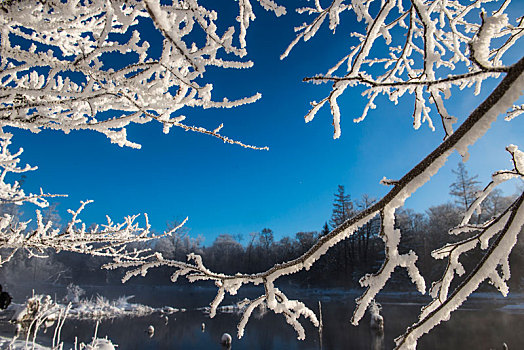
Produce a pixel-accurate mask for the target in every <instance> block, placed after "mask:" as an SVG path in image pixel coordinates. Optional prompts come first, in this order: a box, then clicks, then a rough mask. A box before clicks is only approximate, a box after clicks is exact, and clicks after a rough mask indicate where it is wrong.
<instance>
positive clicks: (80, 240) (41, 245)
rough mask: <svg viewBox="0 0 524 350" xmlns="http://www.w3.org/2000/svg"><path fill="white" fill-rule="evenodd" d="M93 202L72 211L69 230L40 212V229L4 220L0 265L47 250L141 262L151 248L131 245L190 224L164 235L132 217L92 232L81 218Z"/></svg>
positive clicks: (8, 217) (0, 223) (0, 219)
mask: <svg viewBox="0 0 524 350" xmlns="http://www.w3.org/2000/svg"><path fill="white" fill-rule="evenodd" d="M91 202H92V201H85V202H82V203H81V205H80V207H79V208H78V209H77V210H76V211H73V210H69V213H70V214H71V215H72V218H71V220H70V221H69V223H68V224H67V225H66V228H65V229H63V230H62V229H59V228H54V226H53V222H52V221H45V220H44V218H43V216H42V214H41V212H40V211H39V210H37V211H36V228H31V227H30V225H29V224H30V221H26V222H18V221H17V220H16V219H15V218H14V217H13V216H12V215H9V214H4V215H3V216H2V217H0V248H2V255H1V256H0V266H1V265H3V264H4V263H6V262H8V261H9V260H10V259H11V258H12V257H13V256H14V254H15V253H16V252H17V251H18V250H25V251H26V252H28V253H29V257H39V258H45V257H47V256H46V251H48V250H50V249H51V250H54V251H56V252H61V251H68V252H74V253H80V254H87V255H92V256H101V257H107V258H112V259H114V260H118V259H121V258H125V259H128V260H133V259H140V257H141V256H143V255H144V254H146V253H147V252H148V249H142V250H137V249H136V248H134V249H133V250H127V245H128V244H130V243H136V242H147V241H151V240H155V239H159V238H162V237H166V236H171V235H173V234H174V233H175V232H176V231H177V230H178V229H180V227H182V226H183V225H184V224H185V223H186V222H187V218H186V219H185V220H184V221H183V222H182V223H181V224H180V225H178V226H176V227H175V228H173V229H171V230H168V231H166V232H164V233H163V234H160V235H155V234H152V232H151V226H150V224H149V221H148V217H147V214H144V217H145V225H144V226H141V225H140V222H139V221H138V220H137V219H138V217H139V215H134V216H128V217H126V218H125V219H124V220H123V221H122V222H120V223H115V222H113V221H112V220H111V218H110V217H109V216H108V217H107V223H106V224H103V225H95V226H91V227H90V228H89V229H88V228H87V226H86V224H85V223H84V222H83V221H82V220H81V219H80V218H79V215H80V214H81V212H82V211H83V210H84V208H85V206H86V205H87V204H89V203H91Z"/></svg>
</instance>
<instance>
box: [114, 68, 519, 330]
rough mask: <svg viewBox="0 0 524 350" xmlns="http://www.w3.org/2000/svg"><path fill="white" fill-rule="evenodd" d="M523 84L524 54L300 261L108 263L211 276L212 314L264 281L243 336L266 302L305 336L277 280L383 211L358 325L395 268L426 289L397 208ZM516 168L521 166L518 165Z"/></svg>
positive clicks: (296, 305) (299, 310)
mask: <svg viewBox="0 0 524 350" xmlns="http://www.w3.org/2000/svg"><path fill="white" fill-rule="evenodd" d="M523 87H524V58H523V59H521V60H520V61H519V62H517V63H516V64H515V65H513V66H512V67H511V68H510V69H509V71H508V74H507V76H506V77H505V78H504V79H503V80H502V81H501V82H500V84H499V85H498V86H497V88H496V89H495V90H494V91H493V92H492V93H491V95H490V96H489V97H488V98H486V100H484V102H483V103H482V104H480V105H479V106H478V107H477V108H476V109H475V111H473V112H472V113H471V115H470V116H469V117H468V118H467V119H466V121H465V122H464V123H463V124H462V125H461V126H460V127H459V128H458V129H457V131H456V132H455V133H454V134H453V135H451V136H450V137H449V138H447V139H446V140H445V141H444V142H443V143H442V144H441V145H440V146H438V147H437V148H436V149H435V150H434V151H433V152H431V153H430V154H429V155H428V156H427V157H426V158H425V159H424V160H422V161H421V162H420V163H419V164H418V165H416V166H415V167H414V168H413V169H411V170H410V171H409V172H408V173H406V175H404V176H403V177H402V178H401V179H400V180H398V181H392V180H386V181H385V183H387V184H389V185H393V186H394V187H393V188H392V189H391V191H390V192H389V193H388V194H386V195H385V196H384V197H383V198H382V199H381V200H380V201H378V202H376V203H375V204H374V205H372V206H370V207H369V208H367V209H365V210H363V211H362V212H360V213H359V214H357V215H356V216H354V217H352V218H351V219H349V220H347V221H346V222H345V223H343V224H342V225H340V226H339V227H337V228H335V229H334V230H333V231H332V232H330V233H329V234H327V235H325V236H322V237H321V238H320V239H319V240H318V241H317V243H316V244H315V245H313V247H311V249H310V250H308V251H307V252H306V253H304V254H303V255H302V256H300V257H298V258H297V259H294V260H291V261H288V262H285V263H283V264H278V265H275V266H273V267H272V268H270V269H269V270H267V271H265V272H261V273H258V274H240V273H239V274H236V275H225V274H221V273H215V272H212V271H210V270H209V269H207V268H206V267H205V266H204V264H203V262H202V259H201V257H200V256H198V255H194V254H190V255H189V261H188V262H180V261H174V260H167V259H164V258H163V257H162V255H161V254H152V255H150V256H148V257H147V260H142V261H137V260H131V259H126V258H124V259H119V260H117V261H115V262H113V263H111V264H108V265H106V266H105V267H106V268H118V267H124V268H128V269H129V271H128V272H127V274H126V276H125V277H124V280H127V279H129V278H131V277H133V276H138V275H142V276H144V275H146V274H147V272H148V270H149V269H151V268H155V267H158V266H170V267H173V268H175V269H176V271H175V273H174V274H173V278H172V280H173V281H176V279H177V278H178V277H179V276H185V277H186V278H188V280H189V281H191V282H195V281H200V280H213V281H215V284H216V286H217V288H218V293H217V296H216V298H215V299H214V300H213V302H212V303H211V316H213V315H214V314H215V312H216V308H217V307H218V306H219V305H220V303H221V301H222V300H223V298H224V295H225V293H229V294H231V295H235V294H236V293H237V291H238V289H239V288H240V287H241V286H242V285H244V284H254V285H263V286H264V289H265V294H264V295H263V296H260V297H259V298H256V299H254V300H249V301H248V302H247V305H249V306H248V307H247V308H246V310H245V312H244V316H243V318H242V319H241V321H240V323H239V325H238V328H239V331H238V335H239V336H242V334H243V331H244V327H245V325H246V323H247V319H248V318H249V315H250V312H251V311H252V310H253V309H254V307H256V305H258V304H260V303H261V302H266V303H267V306H268V308H269V309H271V310H273V311H274V312H276V313H282V314H283V315H284V316H285V317H286V320H287V321H288V323H290V324H291V325H292V326H293V327H294V328H295V330H296V331H297V333H298V337H299V339H303V337H304V333H303V327H302V325H301V324H300V323H299V321H298V317H299V316H300V315H302V314H303V315H305V316H307V317H309V318H310V320H311V321H312V322H313V324H316V323H317V322H316V321H315V320H316V318H314V317H313V316H314V314H313V312H312V311H311V310H310V309H308V308H307V307H306V306H305V305H303V304H302V303H300V302H299V301H296V300H288V298H287V297H286V296H285V295H284V294H283V293H282V292H281V291H280V290H278V289H277V288H275V286H274V282H275V281H276V280H277V279H278V278H280V277H281V276H284V275H289V274H293V273H296V272H298V271H301V270H303V269H306V270H308V269H309V268H310V267H311V266H312V265H313V264H314V263H315V262H316V261H317V260H318V259H319V258H320V257H321V256H322V255H324V254H325V253H326V252H327V251H328V250H329V249H331V248H332V247H333V246H335V245H336V244H337V243H339V242H341V241H342V240H344V239H346V238H348V237H349V236H350V235H352V234H353V233H354V232H356V231H357V230H358V229H359V228H360V227H362V226H363V225H364V224H366V223H367V222H369V221H370V220H371V219H372V218H374V217H375V216H377V215H380V216H381V218H382V239H383V240H384V242H385V249H386V259H385V261H384V264H383V266H382V268H381V269H380V270H379V271H378V272H377V273H376V274H374V275H368V276H365V277H364V278H363V279H362V280H361V284H362V285H363V286H365V287H367V289H366V291H365V292H364V294H363V295H362V297H360V298H359V299H358V300H357V306H356V309H355V312H354V315H353V319H352V322H353V323H358V321H359V320H360V319H361V317H362V316H363V314H364V312H365V310H366V309H367V308H368V306H369V304H370V302H371V301H372V300H373V299H374V297H375V295H376V294H377V293H378V292H379V291H380V290H381V289H382V287H383V286H384V285H385V283H386V281H387V280H388V279H389V277H390V275H391V272H392V271H393V269H395V267H397V266H400V267H404V268H406V269H407V270H408V273H409V275H410V276H411V278H412V280H413V281H414V283H416V284H417V287H418V289H419V290H420V291H421V292H424V290H425V283H424V280H423V278H422V276H421V275H420V273H419V272H418V269H417V268H416V266H415V262H416V259H417V256H416V255H415V253H413V252H409V253H408V254H399V252H398V245H399V241H400V232H399V231H398V230H396V229H394V213H395V210H396V209H397V208H399V207H400V206H402V205H403V204H404V201H405V200H406V199H407V198H408V197H409V196H410V195H411V194H412V193H414V192H415V191H416V190H417V189H418V188H419V187H421V186H422V185H423V184H424V183H426V182H427V181H429V179H430V178H431V176H433V175H434V174H435V173H437V171H438V170H439V169H440V168H441V167H442V166H443V165H444V163H445V162H446V160H447V158H448V157H449V156H450V155H451V154H452V153H453V151H455V150H457V151H458V152H459V153H460V154H462V155H464V156H466V154H467V149H468V147H469V146H470V145H472V144H473V143H474V142H475V141H476V140H477V139H478V138H480V137H481V136H482V135H483V134H484V133H485V132H486V131H487V130H488V128H489V126H490V125H491V123H492V122H494V121H495V119H496V118H497V116H498V115H500V114H503V113H504V112H505V111H506V110H508V109H509V108H511V106H512V104H513V103H514V102H515V101H516V100H517V99H518V98H519V96H520V95H521V92H522V89H523ZM509 150H510V152H513V153H512V154H515V155H518V154H520V153H517V150H516V148H512V147H511V146H510V148H509ZM514 157H515V158H514V159H515V161H516V162H517V163H515V164H520V163H519V162H522V159H521V158H518V157H520V156H518V157H517V156H514ZM517 168H518V169H520V165H518V167H517ZM501 176H502V175H501ZM250 310H251V311H250Z"/></svg>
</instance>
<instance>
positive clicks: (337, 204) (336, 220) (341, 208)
mask: <svg viewBox="0 0 524 350" xmlns="http://www.w3.org/2000/svg"><path fill="white" fill-rule="evenodd" d="M353 213H354V212H353V202H352V201H351V196H350V195H349V194H345V192H344V186H342V185H338V190H337V193H335V200H334V202H333V213H332V214H331V220H330V221H329V224H330V226H331V227H333V228H335V227H338V226H340V225H341V224H342V223H343V222H344V221H346V220H347V219H349V218H350V217H351V216H353Z"/></svg>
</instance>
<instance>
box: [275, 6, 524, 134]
mask: <svg viewBox="0 0 524 350" xmlns="http://www.w3.org/2000/svg"><path fill="white" fill-rule="evenodd" d="M488 2H489V1H485V0H478V1H475V2H474V4H471V2H470V1H466V0H452V1H445V2H442V1H440V0H428V1H422V0H411V1H410V3H409V6H406V3H405V2H403V1H397V0H388V1H380V4H377V3H379V1H378V0H371V1H360V0H359V1H351V2H349V1H345V0H333V1H332V2H331V4H330V5H329V6H328V7H327V8H322V7H321V6H320V2H319V1H316V2H315V6H314V7H305V8H300V9H298V10H297V11H298V12H299V13H303V14H308V15H309V16H310V17H312V20H311V21H310V22H308V23H305V24H303V25H301V26H299V27H297V28H295V30H296V31H297V33H298V34H297V36H296V38H295V39H294V40H293V41H292V42H291V44H290V45H289V46H288V48H287V49H286V50H285V52H284V53H283V54H282V56H281V58H285V57H287V56H288V55H289V54H290V52H291V50H292V48H293V47H294V46H295V45H296V44H297V43H298V42H299V41H300V40H304V41H307V40H309V39H310V38H312V37H313V36H314V35H315V34H316V33H317V32H318V30H319V28H320V27H321V26H322V24H323V23H324V22H326V19H328V18H329V29H330V30H332V31H335V29H337V27H338V26H339V24H340V22H341V15H342V14H344V13H348V12H353V13H354V14H355V15H356V16H357V19H358V21H361V22H363V26H364V27H365V28H363V31H364V33H360V32H352V33H351V36H352V37H353V38H354V39H355V40H356V41H357V43H356V44H354V45H352V46H351V49H350V51H349V53H347V54H346V55H345V56H344V57H342V58H341V59H340V60H339V61H338V62H337V63H336V64H335V65H334V66H333V67H332V68H330V69H329V70H328V71H327V72H326V73H325V74H317V75H315V76H313V77H308V78H305V79H304V81H308V82H313V83H317V84H319V83H325V82H331V83H332V84H333V85H332V90H331V92H330V93H329V95H328V96H327V97H325V98H323V99H322V100H321V102H319V103H317V102H312V103H311V105H312V108H311V109H310V110H309V112H308V113H307V114H306V116H305V120H306V122H309V121H311V120H313V119H314V117H315V115H316V114H317V112H318V111H319V110H320V109H321V107H322V106H324V105H325V104H326V103H329V105H330V108H331V114H332V115H333V126H334V136H333V137H334V138H339V137H340V135H341V127H340V118H341V116H340V107H339V102H338V98H339V97H340V96H341V95H342V94H343V93H344V92H345V91H346V89H347V88H348V87H355V86H361V87H362V88H363V92H362V95H363V96H365V97H366V98H367V100H368V102H367V104H366V105H365V107H364V109H363V112H362V113H361V115H360V116H358V117H355V118H354V119H353V121H354V122H361V121H362V120H364V119H365V118H366V116H367V115H368V112H369V111H370V110H372V109H375V108H376V100H377V99H378V98H379V96H380V95H385V96H386V97H387V98H388V99H389V100H390V101H392V102H394V103H395V104H397V103H398V102H399V101H400V99H401V98H402V97H403V96H404V95H406V94H410V95H414V97H415V104H414V108H413V127H414V128H415V129H418V128H419V127H420V126H421V125H422V124H423V123H427V125H428V126H429V127H430V128H431V129H432V130H435V127H434V123H433V117H432V113H431V111H432V109H433V108H432V107H431V106H430V105H434V110H435V112H436V114H437V115H438V116H439V117H440V119H441V122H442V126H443V130H444V133H445V138H447V137H449V136H450V135H451V134H452V133H453V124H455V123H456V122H457V119H456V118H455V117H454V116H452V115H450V114H449V113H448V111H447V109H446V107H445V104H444V99H448V98H449V97H450V95H451V89H452V88H459V89H463V88H465V87H475V94H478V93H479V92H480V89H481V86H482V83H483V82H484V81H485V80H486V79H488V78H497V77H499V76H500V74H501V73H507V72H508V69H509V66H508V65H504V64H503V63H502V56H503V55H504V54H505V53H506V52H507V51H508V50H509V49H510V48H511V47H512V46H513V45H515V43H516V42H517V41H518V40H519V39H520V38H521V37H522V36H523V35H524V25H523V22H524V21H523V19H522V18H517V19H513V20H511V19H510V18H509V16H508V14H507V13H505V12H506V11H507V7H508V4H509V0H506V1H503V2H502V4H501V5H500V6H499V7H498V8H496V9H495V10H494V11H493V13H492V15H491V16H488V15H487V14H486V10H485V9H484V7H485V6H487V4H486V3H488ZM377 6H378V7H377ZM405 6H406V7H405ZM493 6H496V5H493ZM377 8H378V9H379V10H378V11H376V9H377ZM480 15H482V19H481V16H480ZM475 19H478V20H477V21H475ZM512 21H515V23H510V22H512ZM502 38H503V39H504V40H500V39H502ZM495 39H498V40H495ZM382 40H383V41H384V42H385V44H386V45H388V51H386V52H384V50H382V49H379V50H374V47H375V46H377V45H379V46H380V45H382V44H383V42H382ZM420 63H422V64H420ZM337 73H339V74H338V75H337Z"/></svg>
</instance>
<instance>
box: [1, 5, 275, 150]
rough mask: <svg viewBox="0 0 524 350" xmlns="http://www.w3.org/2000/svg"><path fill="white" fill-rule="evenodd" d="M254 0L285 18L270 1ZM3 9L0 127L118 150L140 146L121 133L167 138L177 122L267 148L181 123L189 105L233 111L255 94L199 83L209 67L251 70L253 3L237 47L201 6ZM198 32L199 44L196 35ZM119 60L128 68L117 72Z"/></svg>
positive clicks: (243, 9) (245, 9) (245, 10)
mask: <svg viewBox="0 0 524 350" xmlns="http://www.w3.org/2000/svg"><path fill="white" fill-rule="evenodd" d="M258 2H259V3H260V4H261V5H262V7H263V8H265V9H266V10H269V11H272V12H274V13H275V14H276V15H281V14H284V13H285V9H284V8H283V7H282V6H279V5H277V4H276V3H274V2H273V1H272V0H258ZM0 8H1V9H2V10H3V14H2V16H1V17H0V29H1V30H0V41H1V42H2V55H1V57H0V127H2V126H12V127H16V128H21V129H27V130H30V131H33V132H38V131H40V130H42V129H52V130H61V131H63V132H65V133H69V132H70V131H72V130H92V131H96V132H99V133H102V134H104V135H106V136H107V137H108V138H109V139H110V141H111V142H112V143H116V144H118V145H119V146H122V147H124V146H126V147H133V148H140V145H139V144H137V143H135V142H132V141H130V140H128V139H127V131H126V130H127V129H126V128H127V127H128V126H129V125H130V124H144V123H147V122H150V121H152V120H156V121H158V122H159V123H161V124H162V125H163V126H164V132H165V133H168V132H169V130H170V128H171V127H172V126H175V127H179V128H181V129H183V130H185V131H193V132H197V133H202V134H206V135H210V136H213V137H217V138H218V139H220V140H222V141H224V142H226V143H231V144H237V145H240V146H242V147H246V148H252V149H267V148H266V147H257V146H252V145H249V144H246V143H243V142H240V141H237V140H233V139H231V138H229V137H226V136H223V135H221V134H220V133H219V132H218V131H211V130H208V129H206V128H204V127H200V126H193V125H191V124H186V123H184V122H183V121H184V119H185V117H184V116H183V115H181V114H180V111H181V110H182V109H183V108H187V107H190V108H192V107H201V108H232V107H237V106H241V105H244V104H249V103H253V102H255V101H257V100H258V99H259V98H260V97H261V95H260V94H259V93H255V94H253V95H252V96H248V97H245V98H240V99H238V100H233V101H230V100H228V99H227V98H224V99H223V100H222V101H214V100H213V99H212V90H213V84H212V83H202V78H205V76H206V74H205V73H206V71H207V69H208V67H220V68H235V69H242V68H249V67H251V66H252V65H253V63H252V62H251V61H245V60H242V59H241V58H242V57H244V56H245V55H246V53H247V52H246V50H245V48H244V46H245V40H244V37H245V35H246V30H247V27H248V24H249V21H251V20H253V19H254V14H253V13H252V11H251V5H250V3H249V0H242V1H239V11H240V17H239V19H240V29H241V30H240V34H239V36H240V41H241V43H242V45H241V47H236V46H235V45H234V44H233V42H234V41H235V28H234V27H230V28H228V29H227V30H226V31H225V32H224V33H219V32H218V27H219V26H218V25H217V23H216V22H217V20H218V14H217V12H215V11H213V10H210V9H207V8H206V7H204V6H202V5H200V4H199V3H198V1H197V0H183V1H172V2H169V4H167V3H165V2H162V4H161V2H160V1H159V0H144V1H140V0H130V1H123V0H117V1H105V0H89V1H87V2H78V1H66V2H45V1H44V2H42V1H38V0H27V1H8V2H2V6H1V7H0ZM43 18H45V20H43ZM79 28H81V30H80V29H79ZM201 35H204V37H205V38H206V40H205V41H202V40H197V39H196V38H200V36H201ZM155 40H158V41H159V42H161V43H162V44H161V50H160V52H158V53H155V52H156V51H154V50H153V51H152V50H150V41H155ZM115 59H118V60H119V62H120V63H122V64H124V66H123V67H116V66H115V65H114V61H115ZM107 112H110V113H109V114H110V115H111V116H112V117H110V118H108V117H107V115H108V113H107Z"/></svg>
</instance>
